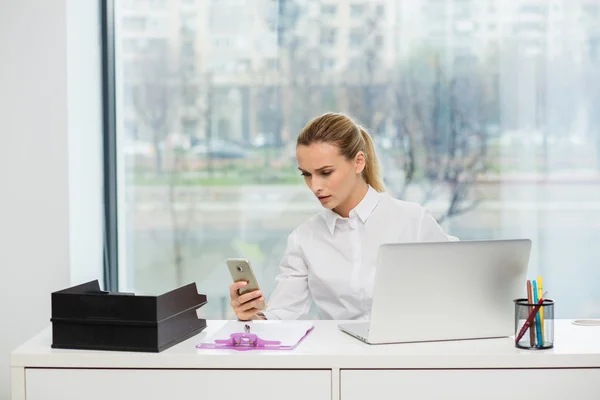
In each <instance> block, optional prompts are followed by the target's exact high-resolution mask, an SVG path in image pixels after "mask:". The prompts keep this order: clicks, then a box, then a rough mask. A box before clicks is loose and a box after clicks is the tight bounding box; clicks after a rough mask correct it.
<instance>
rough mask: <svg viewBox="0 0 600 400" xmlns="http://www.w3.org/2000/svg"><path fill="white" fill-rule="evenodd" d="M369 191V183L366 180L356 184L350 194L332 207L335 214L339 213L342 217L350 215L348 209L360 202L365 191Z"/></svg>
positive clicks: (365, 193) (350, 209)
mask: <svg viewBox="0 0 600 400" xmlns="http://www.w3.org/2000/svg"><path fill="white" fill-rule="evenodd" d="M368 191H369V185H367V183H366V182H362V183H361V184H359V185H357V187H356V189H354V190H353V191H352V193H351V194H350V196H348V198H347V199H346V200H345V201H344V202H343V203H342V204H340V205H339V206H337V207H336V208H334V209H333V211H335V212H336V213H337V214H339V215H340V216H341V217H342V218H348V215H350V211H352V209H353V208H354V207H356V206H357V205H359V204H360V202H361V201H362V200H363V199H364V198H365V196H366V195H367V192H368Z"/></svg>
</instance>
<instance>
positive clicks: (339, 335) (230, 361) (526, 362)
mask: <svg viewBox="0 0 600 400" xmlns="http://www.w3.org/2000/svg"><path fill="white" fill-rule="evenodd" d="M207 322H208V327H207V328H206V329H205V330H204V331H203V332H202V333H200V334H198V335H196V336H194V337H192V338H190V339H188V340H186V341H184V342H182V343H179V344H177V345H175V346H173V347H171V348H169V349H167V350H165V351H163V352H161V353H135V352H116V351H94V350H92V351H88V350H65V349H52V348H51V347H50V344H51V328H50V327H47V328H46V329H44V330H43V331H42V332H40V333H39V334H38V335H37V336H35V337H33V338H32V339H31V340H29V341H27V342H26V343H24V344H23V345H22V346H20V347H19V348H17V349H16V350H15V351H13V353H12V355H11V366H13V367H71V368H207V369H220V368H223V369H243V368H278V369H280V368H281V369H303V368H307V369H321V368H323V369H329V368H340V369H345V368H348V369H352V368H356V369H371V368H372V369H385V368H393V369H404V368H406V369H422V368H423V369H437V368H440V369H447V368H451V369H454V368H457V369H471V368H552V367H554V368H560V367H561V368H568V367H600V327H591V326H577V325H573V324H572V323H571V321H570V320H557V321H555V347H554V349H550V350H520V349H517V348H515V346H514V339H513V338H501V339H482V340H465V341H450V342H430V343H410V344H391V345H368V344H365V343H363V342H361V341H359V340H357V339H355V338H353V337H351V336H349V335H347V334H345V333H343V332H341V331H340V330H339V329H338V328H337V325H338V324H339V323H341V322H344V321H314V324H315V329H313V331H312V332H311V333H310V334H309V335H308V336H307V337H306V339H305V340H304V341H303V342H302V343H300V345H299V346H298V347H297V348H296V349H295V350H286V351H268V350H262V351H256V350H255V351H246V352H240V351H235V350H210V349H196V348H195V345H196V344H198V343H199V342H200V340H202V339H203V338H205V337H206V336H207V335H210V334H212V333H214V332H215V331H216V330H218V329H219V328H220V327H221V326H222V325H223V324H224V323H225V321H207Z"/></svg>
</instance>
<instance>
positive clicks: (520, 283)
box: [368, 239, 531, 343]
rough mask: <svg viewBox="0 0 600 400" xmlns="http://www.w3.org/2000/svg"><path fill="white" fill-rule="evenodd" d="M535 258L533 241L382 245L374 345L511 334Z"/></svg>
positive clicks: (372, 328) (373, 322) (374, 308)
mask: <svg viewBox="0 0 600 400" xmlns="http://www.w3.org/2000/svg"><path fill="white" fill-rule="evenodd" d="M530 251H531V241H530V240H529V239H516V240H488V241H459V242H443V243H402V244H384V245H382V246H381V247H380V248H379V253H378V261H377V271H376V274H375V287H374V290H373V305H372V311H371V324H370V331H369V338H368V339H369V342H370V343H394V342H412V341H431V340H453V339H474V338H487V337H501V336H510V335H512V334H513V333H514V332H513V330H514V319H513V314H514V303H513V300H514V299H516V298H518V297H522V296H523V295H524V293H525V287H526V275H527V267H528V263H529V255H530Z"/></svg>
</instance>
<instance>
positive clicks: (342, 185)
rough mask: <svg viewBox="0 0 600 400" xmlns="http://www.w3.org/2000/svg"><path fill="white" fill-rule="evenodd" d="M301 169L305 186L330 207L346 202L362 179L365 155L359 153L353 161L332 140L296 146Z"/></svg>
mask: <svg viewBox="0 0 600 400" xmlns="http://www.w3.org/2000/svg"><path fill="white" fill-rule="evenodd" d="M296 159H297V160H298V169H299V170H300V172H301V173H302V176H304V182H306V186H308V187H309V189H310V190H311V191H312V192H313V194H314V195H315V196H317V198H318V199H319V201H320V202H321V205H322V206H323V207H325V208H328V209H330V210H332V209H334V208H336V207H338V206H339V205H340V204H343V203H344V201H346V199H348V197H349V196H350V195H351V194H352V192H353V190H354V189H355V188H356V187H357V184H358V183H359V182H360V181H361V180H362V177H361V173H362V171H363V169H364V166H365V160H364V155H363V153H362V152H359V153H358V154H357V156H356V157H355V158H354V159H353V160H347V159H346V158H345V157H344V156H343V155H342V154H340V151H339V149H338V148H337V146H335V145H333V144H330V143H313V144H311V145H309V146H305V145H298V146H296Z"/></svg>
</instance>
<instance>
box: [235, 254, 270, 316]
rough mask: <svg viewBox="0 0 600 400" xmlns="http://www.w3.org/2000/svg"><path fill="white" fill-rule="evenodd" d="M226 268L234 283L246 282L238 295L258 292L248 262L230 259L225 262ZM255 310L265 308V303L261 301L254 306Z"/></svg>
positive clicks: (258, 288)
mask: <svg viewBox="0 0 600 400" xmlns="http://www.w3.org/2000/svg"><path fill="white" fill-rule="evenodd" d="M227 268H228V269H229V273H230V274H231V278H232V279H233V281H234V282H239V281H245V282H248V284H247V285H246V286H244V287H243V288H240V289H239V293H240V295H242V294H244V293H249V292H253V291H255V290H260V287H259V286H258V281H257V280H256V276H254V271H252V267H251V266H250V261H248V260H245V259H243V258H230V259H228V260H227ZM256 308H259V309H263V308H265V302H264V301H261V302H260V303H258V304H257V305H256Z"/></svg>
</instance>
